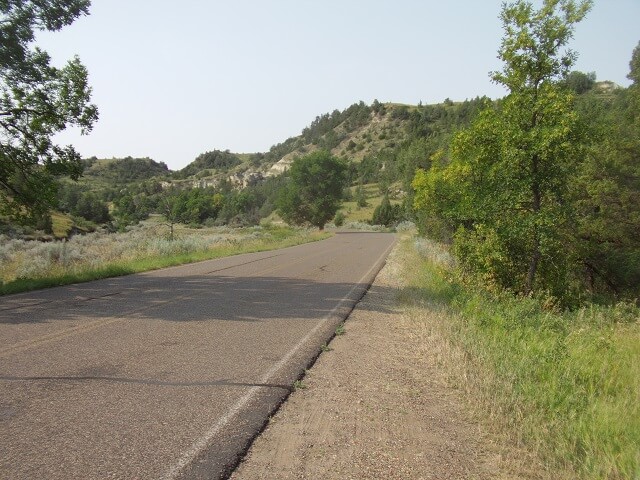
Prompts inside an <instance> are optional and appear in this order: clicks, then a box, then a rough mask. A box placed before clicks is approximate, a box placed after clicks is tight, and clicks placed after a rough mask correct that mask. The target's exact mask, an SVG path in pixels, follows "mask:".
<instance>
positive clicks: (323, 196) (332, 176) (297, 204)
mask: <svg viewBox="0 0 640 480" xmlns="http://www.w3.org/2000/svg"><path fill="white" fill-rule="evenodd" d="M346 173H347V165H346V163H345V162H344V161H342V160H340V159H338V158H336V157H334V156H333V155H331V154H330V153H329V152H327V151H325V150H320V151H317V152H314V153H311V154H309V155H306V156H304V157H301V158H297V159H296V160H294V162H293V163H292V165H291V168H290V170H289V181H288V183H287V184H286V185H285V186H284V188H283V189H282V191H281V194H280V197H279V198H278V209H279V212H280V215H281V216H282V218H283V219H284V220H285V221H286V222H287V223H292V224H295V225H304V224H311V225H313V226H316V227H318V228H319V229H320V230H322V229H324V225H325V223H327V222H328V221H329V220H331V219H332V218H333V217H334V215H335V214H336V212H337V211H338V208H339V207H340V202H341V200H342V192H343V189H344V187H345V179H346Z"/></svg>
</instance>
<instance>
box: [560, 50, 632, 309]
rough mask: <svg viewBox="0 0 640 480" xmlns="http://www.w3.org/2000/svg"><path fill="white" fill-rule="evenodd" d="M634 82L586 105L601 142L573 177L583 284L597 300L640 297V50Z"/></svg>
mask: <svg viewBox="0 0 640 480" xmlns="http://www.w3.org/2000/svg"><path fill="white" fill-rule="evenodd" d="M630 69H631V72H630V73H629V75H628V77H629V79H631V80H632V81H633V84H632V85H631V86H630V87H629V88H628V89H625V90H622V89H621V90H620V91H618V92H616V94H615V96H613V98H611V97H609V96H600V95H592V96H587V97H583V98H581V99H580V100H581V101H580V103H579V106H580V110H579V111H580V114H581V116H582V118H583V121H584V122H585V123H588V125H589V127H590V130H591V131H592V136H593V137H594V138H595V139H596V141H595V142H593V145H591V147H590V148H589V150H588V151H587V155H585V160H584V162H583V163H582V165H581V166H580V168H579V169H577V170H576V172H575V173H574V175H573V176H572V182H571V183H570V192H571V197H572V198H571V200H572V202H573V203H574V204H575V208H576V212H577V215H578V221H577V228H576V230H575V235H576V239H577V242H576V244H577V250H578V252H579V258H580V264H581V266H582V267H584V271H583V277H582V281H583V284H584V286H585V287H586V289H587V291H589V292H590V293H591V294H592V295H594V296H600V295H602V294H603V293H604V294H606V295H607V296H611V294H613V295H614V296H616V297H618V298H626V299H637V298H638V296H639V295H640V161H639V160H640V44H639V45H638V46H637V47H636V48H635V50H634V52H633V56H632V59H631V62H630Z"/></svg>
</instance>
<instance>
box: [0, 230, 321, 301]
mask: <svg viewBox="0 0 640 480" xmlns="http://www.w3.org/2000/svg"><path fill="white" fill-rule="evenodd" d="M326 236H327V235H321V234H318V233H317V232H313V231H309V230H305V229H290V228H284V227H275V226H267V227H252V228H246V229H230V228H226V227H219V228H215V229H198V230H190V229H186V228H184V227H183V228H181V229H180V230H179V231H178V235H177V237H176V238H175V239H173V240H170V239H169V238H167V237H166V236H163V235H160V234H159V233H158V230H157V228H156V227H153V226H141V227H137V228H133V229H132V230H130V231H129V232H126V233H99V232H96V233H92V234H87V235H77V236H74V237H72V238H71V239H70V240H69V241H62V242H60V241H58V242H47V243H43V242H37V241H25V240H21V239H14V238H9V237H6V236H0V294H7V293H16V292H20V291H26V290H33V289H37V288H44V287H50V286H55V285H65V284H69V283H75V282H81V281H88V280H95V279H99V278H107V277H112V276H119V275H126V274H130V273H136V272H142V271H148V270H154V269H157V268H163V267H168V266H173V265H181V264H185V263H190V262H196V261H201V260H207V259H211V258H218V257H223V256H229V255H236V254H239V253H249V252H256V251H261V250H270V249H275V248H282V247H286V246H291V245H297V244H300V243H305V242H309V241H314V240H319V239H321V238H325V237H326Z"/></svg>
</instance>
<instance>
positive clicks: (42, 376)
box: [0, 233, 394, 480]
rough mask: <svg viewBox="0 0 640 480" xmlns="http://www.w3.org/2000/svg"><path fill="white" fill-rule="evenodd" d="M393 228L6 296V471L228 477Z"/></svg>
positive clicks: (0, 339)
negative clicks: (384, 231) (388, 230)
mask: <svg viewBox="0 0 640 480" xmlns="http://www.w3.org/2000/svg"><path fill="white" fill-rule="evenodd" d="M393 242H394V237H393V235H390V234H381V233H339V234H336V235H335V236H334V237H332V238H330V239H328V240H324V241H322V242H316V243H312V244H306V245H302V246H298V247H293V248H287V249H283V250H278V251H272V252H263V253H258V254H251V255H240V256H236V257H229V258H225V259H220V260H213V261H207V262H201V263H197V264H192V265H187V266H182V267H174V268H168V269H164V270H158V271H155V272H150V273H145V274H139V275H132V276H128V277H120V278H114V279H107V280H101V281H97V282H90V283H84V284H78V285H73V286H69V287H60V288H54V289H48V290H43V291H40V292H34V293H26V294H19V295H12V296H6V297H0V478H1V479H11V480H19V479H65V480H68V479H103V478H105V479H106V478H118V479H134V478H135V479H178V478H180V479H182V478H220V477H225V476H226V475H227V474H228V473H229V472H230V470H231V469H232V468H233V466H234V465H235V464H236V462H237V461H238V459H239V456H240V455H241V454H242V453H243V452H244V451H245V449H246V447H247V446H248V443H249V442H250V441H251V439H252V438H253V437H254V436H255V435H256V433H257V432H258V431H259V430H260V429H261V427H262V426H263V425H264V423H265V421H266V419H267V418H268V416H269V415H270V413H272V412H273V411H274V409H275V408H277V406H278V405H279V404H280V403H281V402H282V400H283V399H284V398H285V397H286V395H287V394H288V393H289V391H290V389H291V386H292V384H293V382H294V381H295V380H296V379H297V378H299V375H300V374H301V373H302V372H303V371H304V368H305V367H306V366H308V365H309V363H310V362H311V361H313V359H314V358H315V357H316V356H317V354H318V352H319V351H320V349H321V346H322V345H323V344H324V343H325V342H326V341H327V340H328V339H329V338H330V337H331V336H332V334H333V332H334V331H335V328H336V327H337V326H338V325H339V324H340V322H341V321H342V320H343V319H344V318H345V317H346V316H347V315H348V314H349V312H350V311H351V309H352V308H353V306H354V305H355V303H356V302H357V301H358V299H360V298H361V297H362V295H363V294H364V293H365V291H366V289H367V288H368V285H369V284H370V282H371V281H372V280H373V278H374V277H375V275H376V273H377V272H378V271H379V269H380V268H381V266H382V264H383V262H384V259H385V258H386V256H387V254H388V252H389V251H390V249H391V247H392V245H393Z"/></svg>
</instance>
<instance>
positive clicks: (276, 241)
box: [0, 226, 331, 295]
mask: <svg viewBox="0 0 640 480" xmlns="http://www.w3.org/2000/svg"><path fill="white" fill-rule="evenodd" d="M267 230H268V233H269V236H268V237H267V238H259V239H255V240H248V241H241V240H237V239H233V240H230V241H229V242H225V243H222V244H220V245H218V246H215V247H213V248H209V249H206V250H200V251H195V252H189V253H181V254H173V255H143V256H139V257H138V258H134V259H128V260H126V261H112V262H108V263H105V264H104V265H101V266H100V267H97V268H96V267H89V266H83V265H80V266H79V267H76V268H74V269H73V271H69V270H70V269H65V268H61V267H57V268H55V269H54V270H53V271H52V272H51V273H48V274H45V275H41V276H36V277H32V278H17V279H15V280H12V281H9V282H6V283H2V282H0V295H7V294H11V293H19V292H25V291H30V290H37V289H41V288H49V287H54V286H61V285H69V284H72V283H81V282H88V281H91V280H98V279H102V278H110V277H117V276H122V275H130V274H133V273H140V272H147V271H150V270H157V269H160V268H166V267H172V266H176V265H184V264H188V263H194V262H200V261H204V260H211V259H215V258H221V257H228V256H232V255H239V254H244V253H254V252H262V251H267V250H275V249H278V248H285V247H290V246H294V245H299V244H301V243H307V242H312V241H318V240H322V239H325V238H327V237H329V236H330V235H331V234H330V233H324V232H313V233H310V234H307V233H301V231H298V230H294V229H290V228H286V227H275V226H273V227H268V228H267Z"/></svg>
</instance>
